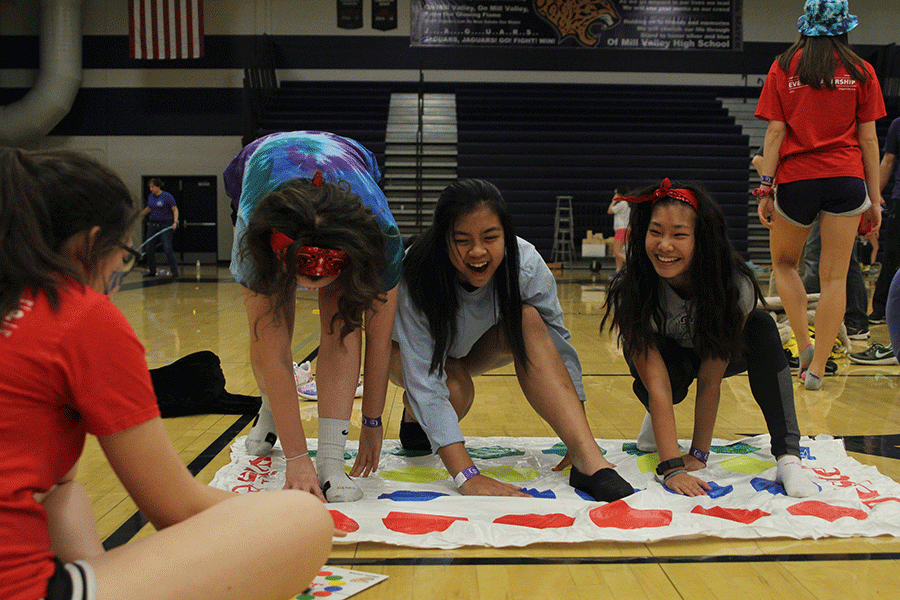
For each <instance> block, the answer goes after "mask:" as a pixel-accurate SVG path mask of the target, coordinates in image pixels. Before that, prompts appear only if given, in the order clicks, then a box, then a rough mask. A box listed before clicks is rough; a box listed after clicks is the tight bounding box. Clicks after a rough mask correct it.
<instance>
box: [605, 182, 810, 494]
mask: <svg viewBox="0 0 900 600" xmlns="http://www.w3.org/2000/svg"><path fill="white" fill-rule="evenodd" d="M624 200H626V201H628V202H631V203H632V205H633V207H632V211H631V243H630V244H629V248H628V252H627V262H626V265H625V269H624V270H622V271H620V272H619V273H618V274H617V275H616V276H615V277H614V278H613V280H612V282H611V283H610V290H609V294H608V296H607V303H606V314H605V315H604V317H603V321H602V322H601V328H603V327H605V325H606V322H607V320H608V319H611V321H612V327H613V328H614V329H616V330H618V337H619V340H620V342H621V343H622V345H623V348H624V351H625V357H626V360H627V361H628V366H629V367H630V368H631V374H632V375H633V376H634V386H633V388H634V391H635V394H636V395H637V397H638V399H639V400H640V401H641V402H642V403H643V404H644V406H646V407H647V411H648V413H647V416H646V417H645V419H644V426H643V427H642V429H641V434H640V436H639V437H638V449H639V450H644V451H651V452H652V451H657V452H659V458H660V461H661V462H660V463H659V466H658V467H657V477H658V479H659V481H660V483H662V485H664V486H665V487H667V488H668V489H670V490H672V491H673V492H676V493H680V494H684V495H686V496H699V495H702V494H705V493H706V492H708V491H709V490H710V486H709V484H708V483H707V482H706V481H704V480H703V479H701V478H699V477H695V476H694V475H691V474H690V473H691V472H695V471H699V470H701V469H703V468H704V467H705V466H706V462H707V461H708V460H709V450H710V445H711V444H712V437H713V428H714V426H715V423H716V413H717V412H718V408H719V395H720V388H721V384H722V379H723V378H724V377H729V376H731V375H734V374H735V373H740V372H743V371H747V373H748V376H749V379H750V390H751V392H752V393H753V398H754V399H755V400H756V403H757V404H759V407H760V408H761V409H762V411H763V415H764V416H765V419H766V423H767V424H768V427H769V434H770V435H771V440H772V454H774V455H775V456H776V458H777V459H778V470H777V474H776V478H777V480H778V481H779V482H780V483H782V484H783V485H784V488H785V490H786V491H787V493H788V495H790V496H794V497H805V496H809V495H811V494H813V493H815V492H816V487H817V486H816V484H814V483H813V482H812V481H811V480H810V479H809V478H808V476H807V475H806V474H805V473H804V472H803V471H802V468H801V465H800V431H799V428H798V426H797V417H796V414H795V411H794V391H793V386H792V383H791V371H790V367H789V366H788V363H787V358H786V357H785V354H784V350H783V348H782V345H781V338H780V336H779V334H778V329H777V327H776V325H775V321H774V320H773V319H772V318H771V317H769V316H768V315H767V314H766V313H765V312H764V311H761V310H754V307H755V306H756V302H757V300H758V299H759V298H760V297H761V293H760V290H759V286H758V285H757V284H756V281H755V279H754V278H753V274H752V272H751V271H750V269H749V267H747V265H746V264H745V263H744V261H743V259H741V257H740V256H739V255H738V254H737V252H735V250H734V247H733V246H732V245H731V242H730V240H729V239H728V232H727V226H726V224H725V217H724V215H723V214H722V210H721V208H719V206H718V204H716V202H715V200H713V199H712V198H711V197H710V196H709V195H708V194H707V193H706V191H705V190H703V189H702V188H700V187H699V186H694V185H673V184H671V183H670V182H669V180H668V179H665V180H664V181H663V182H662V184H661V185H660V186H659V187H658V188H655V189H654V188H649V189H647V190H644V191H643V192H641V193H639V194H638V195H636V196H633V197H629V198H625V199H624ZM694 379H696V380H697V400H696V406H695V408H694V414H695V416H694V433H693V439H692V443H691V449H690V452H689V453H688V454H687V455H686V456H683V455H682V454H681V449H680V448H679V446H678V434H677V431H676V428H675V411H674V405H675V404H678V403H679V402H681V401H682V400H684V398H685V397H686V396H687V392H688V387H689V386H690V385H691V383H692V382H693V381H694Z"/></svg>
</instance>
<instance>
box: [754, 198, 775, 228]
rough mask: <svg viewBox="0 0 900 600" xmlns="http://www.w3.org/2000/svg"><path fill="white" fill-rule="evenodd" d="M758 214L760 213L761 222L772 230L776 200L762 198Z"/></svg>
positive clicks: (757, 210)
mask: <svg viewBox="0 0 900 600" xmlns="http://www.w3.org/2000/svg"><path fill="white" fill-rule="evenodd" d="M756 212H757V213H759V222H760V223H762V224H763V225H765V226H766V227H767V228H768V229H772V213H774V212H775V200H774V199H773V198H772V196H760V197H759V206H758V207H757V209H756Z"/></svg>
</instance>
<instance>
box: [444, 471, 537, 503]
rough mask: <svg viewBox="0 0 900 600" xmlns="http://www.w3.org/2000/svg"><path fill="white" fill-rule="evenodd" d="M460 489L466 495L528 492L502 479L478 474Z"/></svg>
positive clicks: (523, 493) (512, 494)
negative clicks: (498, 479)
mask: <svg viewBox="0 0 900 600" xmlns="http://www.w3.org/2000/svg"><path fill="white" fill-rule="evenodd" d="M459 491H460V493H461V494H462V495H464V496H524V497H526V498H528V497H529V496H528V494H526V493H525V492H523V491H522V488H521V487H519V486H515V485H510V484H508V483H503V482H502V481H497V480H496V479H493V478H491V477H488V476H486V475H476V476H475V477H473V478H472V479H469V480H468V481H466V482H465V483H464V484H463V485H462V487H461V488H459Z"/></svg>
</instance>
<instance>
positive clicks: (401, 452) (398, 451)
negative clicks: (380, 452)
mask: <svg viewBox="0 0 900 600" xmlns="http://www.w3.org/2000/svg"><path fill="white" fill-rule="evenodd" d="M385 454H393V455H394V456H407V457H414V456H428V455H429V454H431V450H407V449H405V448H404V447H403V446H397V447H396V448H392V449H391V450H387V451H386V452H385Z"/></svg>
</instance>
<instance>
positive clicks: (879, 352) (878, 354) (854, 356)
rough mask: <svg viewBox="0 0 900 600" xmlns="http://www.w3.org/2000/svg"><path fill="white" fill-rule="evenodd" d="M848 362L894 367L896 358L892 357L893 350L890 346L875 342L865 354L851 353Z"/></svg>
mask: <svg viewBox="0 0 900 600" xmlns="http://www.w3.org/2000/svg"><path fill="white" fill-rule="evenodd" d="M850 362H855V363H856V364H859V365H896V364H898V363H897V357H896V356H894V349H893V348H892V347H891V345H890V344H888V345H887V346H883V345H881V344H879V343H878V342H875V343H874V344H872V345H871V346H869V349H868V350H866V351H865V352H852V353H851V354H850Z"/></svg>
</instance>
